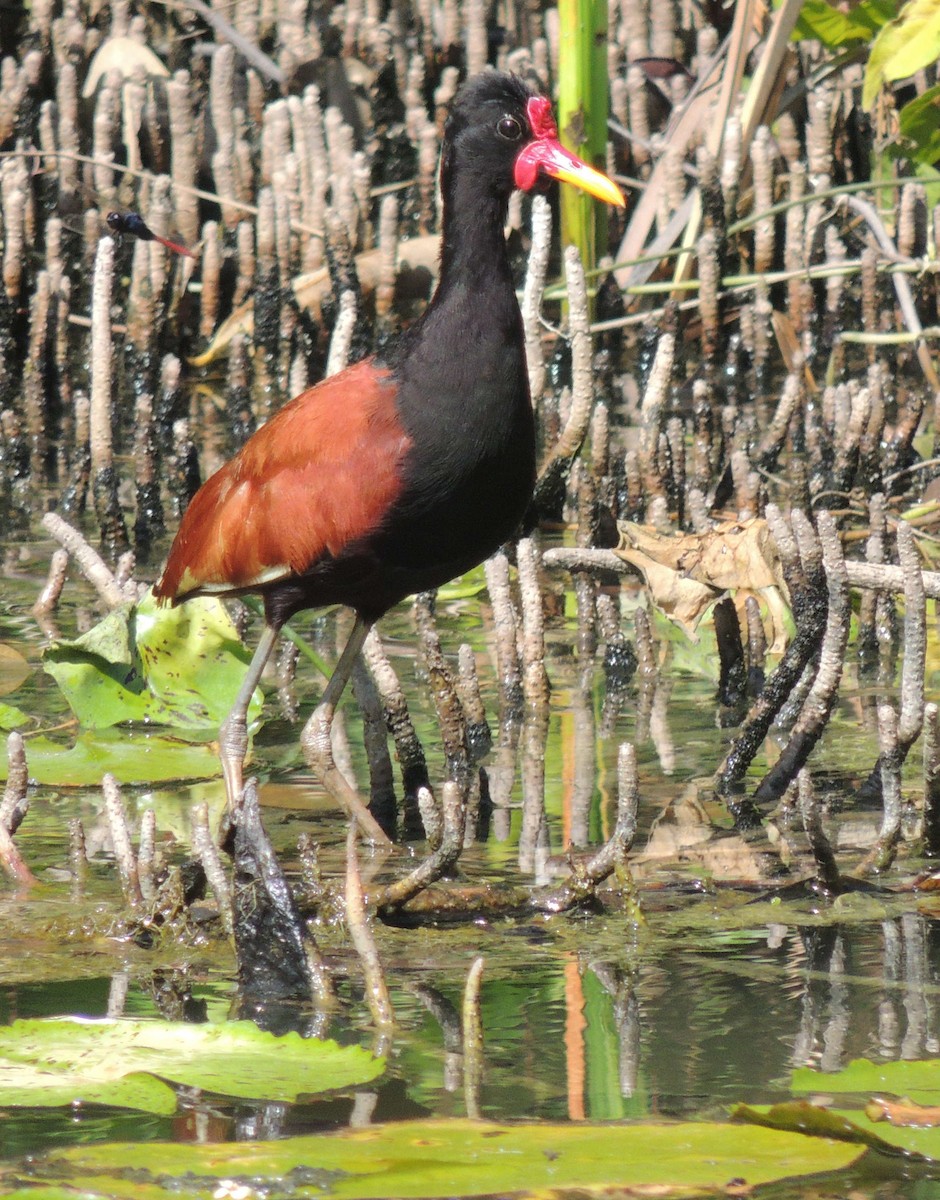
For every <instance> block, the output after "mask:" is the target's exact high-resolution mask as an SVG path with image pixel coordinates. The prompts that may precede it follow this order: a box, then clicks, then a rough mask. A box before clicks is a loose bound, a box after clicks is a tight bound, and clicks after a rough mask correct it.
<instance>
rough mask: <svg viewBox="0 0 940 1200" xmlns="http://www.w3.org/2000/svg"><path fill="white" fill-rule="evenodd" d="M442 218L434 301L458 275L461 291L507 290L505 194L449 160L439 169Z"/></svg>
mask: <svg viewBox="0 0 940 1200" xmlns="http://www.w3.org/2000/svg"><path fill="white" fill-rule="evenodd" d="M441 190H442V192H443V198H444V224H443V229H442V231H441V276H440V282H439V284H438V288H437V292H436V293H435V296H434V301H433V302H434V303H440V302H442V301H443V300H444V299H445V297H446V296H447V294H448V293H449V292H450V291H451V290H452V289H453V286H454V284H455V283H456V282H457V281H459V283H460V290H461V292H470V293H471V294H472V295H478V296H481V297H482V296H483V295H487V294H489V295H492V293H493V291H494V290H500V291H502V290H505V289H506V288H507V287H508V288H509V290H510V291H511V290H512V274H511V272H510V269H509V258H508V256H507V254H506V238H505V234H504V232H503V231H504V229H505V226H506V213H507V210H508V208H509V197H508V195H505V194H501V193H499V192H497V191H496V190H495V189H494V188H493V187H492V186H491V184H490V183H489V181H488V180H486V179H485V178H484V179H481V178H480V177H479V176H478V175H477V174H476V173H475V172H474V171H472V170H468V169H467V168H464V169H462V170H461V169H460V168H459V167H456V166H454V165H451V168H450V170H447V171H445V172H444V174H443V178H442V180H441Z"/></svg>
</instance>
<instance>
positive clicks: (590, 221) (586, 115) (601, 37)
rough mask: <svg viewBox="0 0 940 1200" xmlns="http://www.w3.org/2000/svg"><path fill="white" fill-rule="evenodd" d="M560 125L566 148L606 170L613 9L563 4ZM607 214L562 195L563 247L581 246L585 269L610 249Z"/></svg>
mask: <svg viewBox="0 0 940 1200" xmlns="http://www.w3.org/2000/svg"><path fill="white" fill-rule="evenodd" d="M558 22H559V28H560V50H559V56H558V58H559V61H558V125H559V131H560V136H561V141H562V144H563V145H564V146H565V147H566V148H567V149H568V150H570V151H571V152H572V153H573V154H577V155H578V156H579V157H580V158H583V159H584V160H585V161H586V162H588V163H590V164H591V166H594V167H598V168H600V169H601V170H603V169H604V167H605V161H604V159H605V155H606V147H607V3H606V0H559V4H558ZM606 216H607V215H606V211H604V210H603V207H602V206H601V205H597V204H595V203H594V201H593V200H592V199H591V197H590V196H587V195H585V193H584V192H581V191H579V190H577V189H575V188H563V189H562V194H561V240H562V245H565V246H567V245H572V246H577V248H578V250H579V251H580V253H581V261H582V263H583V264H584V266H585V268H590V267H592V266H593V265H594V263H595V262H596V261H597V247H598V246H603V245H605V244H606Z"/></svg>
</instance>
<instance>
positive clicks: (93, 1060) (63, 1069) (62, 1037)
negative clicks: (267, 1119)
mask: <svg viewBox="0 0 940 1200" xmlns="http://www.w3.org/2000/svg"><path fill="white" fill-rule="evenodd" d="M384 1065H385V1064H384V1060H383V1059H379V1058H373V1057H372V1055H371V1054H369V1053H368V1051H366V1050H363V1049H361V1048H360V1047H358V1046H339V1045H337V1044H336V1042H329V1041H318V1040H316V1039H314V1038H302V1037H301V1036H300V1035H299V1034H297V1033H287V1034H284V1035H283V1036H282V1037H275V1036H274V1035H273V1034H270V1033H265V1032H264V1031H263V1030H261V1029H259V1028H258V1027H257V1026H256V1025H254V1024H252V1022H251V1021H231V1022H225V1023H223V1024H220V1025H188V1024H185V1023H180V1022H171V1021H89V1020H84V1019H81V1018H55V1019H53V1020H32V1021H14V1022H13V1024H12V1025H9V1026H7V1027H6V1028H3V1029H0V1107H2V1106H7V1107H12V1106H14V1105H16V1106H23V1105H28V1106H37V1107H53V1106H58V1105H63V1104H72V1103H75V1102H81V1103H85V1104H89V1103H97V1104H110V1105H113V1106H115V1107H120V1108H136V1109H141V1110H142V1111H144V1112H150V1113H164V1114H169V1113H173V1112H175V1110H176V1094H175V1092H174V1091H173V1089H172V1088H171V1087H169V1086H167V1084H166V1083H164V1082H163V1080H165V1079H170V1080H173V1081H174V1082H175V1083H179V1084H184V1085H186V1086H188V1087H195V1088H200V1089H202V1090H203V1091H207V1092H214V1093H216V1094H219V1095H223V1096H237V1097H240V1098H243V1099H254V1100H271V1101H290V1102H294V1101H296V1100H298V1099H299V1098H300V1097H301V1096H309V1095H313V1094H316V1093H318V1092H325V1091H332V1090H334V1089H336V1088H348V1087H352V1086H355V1085H358V1084H361V1083H365V1082H367V1081H368V1080H370V1079H374V1078H375V1077H376V1076H377V1075H379V1074H381V1073H382V1071H383V1069H384Z"/></svg>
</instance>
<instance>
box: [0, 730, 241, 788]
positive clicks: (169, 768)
mask: <svg viewBox="0 0 940 1200" xmlns="http://www.w3.org/2000/svg"><path fill="white" fill-rule="evenodd" d="M26 763H27V766H28V769H29V777H30V779H32V780H33V781H34V782H36V783H44V784H47V785H49V786H51V787H97V786H98V784H100V783H101V777H102V775H104V774H105V772H106V771H110V773H111V774H112V775H113V776H114V777H115V778H116V779H117V780H118V782H119V783H166V782H168V781H171V780H180V779H215V778H216V777H217V776H218V775H219V774H220V773H221V767H220V766H219V758H218V754H217V753H216V750H215V747H213V746H210V745H206V744H205V743H202V742H200V743H193V742H190V741H187V740H185V739H184V738H182V737H172V736H170V735H168V734H165V733H163V734H161V733H156V732H150V731H149V730H136V729H121V730H108V729H103V730H98V731H89V732H87V733H83V734H80V735H79V737H78V738H77V739H76V741H75V744H74V745H73V746H71V747H70V748H66V747H65V746H63V745H62V744H61V743H60V742H53V741H51V740H50V739H49V738H44V737H37V738H30V739H29V740H28V741H27V743H26ZM7 769H8V764H7V761H6V756H5V755H0V781H2V780H4V779H6V777H7Z"/></svg>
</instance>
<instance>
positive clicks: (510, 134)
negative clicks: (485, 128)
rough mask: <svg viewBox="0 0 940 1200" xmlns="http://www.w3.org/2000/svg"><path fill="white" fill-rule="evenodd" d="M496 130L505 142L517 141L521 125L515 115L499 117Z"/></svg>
mask: <svg viewBox="0 0 940 1200" xmlns="http://www.w3.org/2000/svg"><path fill="white" fill-rule="evenodd" d="M496 132H497V133H498V134H499V136H500V137H502V138H505V139H506V141H507V142H518V140H519V139H520V138H521V137H522V126H521V125H520V124H519V122H518V121H517V120H516V118H515V117H500V119H499V122H498V124H497V126H496Z"/></svg>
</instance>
